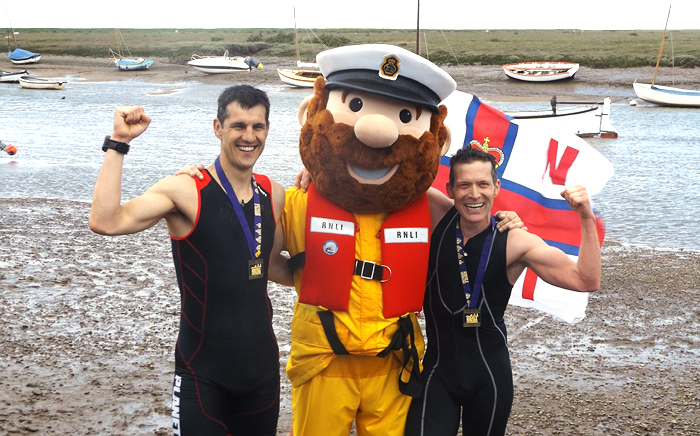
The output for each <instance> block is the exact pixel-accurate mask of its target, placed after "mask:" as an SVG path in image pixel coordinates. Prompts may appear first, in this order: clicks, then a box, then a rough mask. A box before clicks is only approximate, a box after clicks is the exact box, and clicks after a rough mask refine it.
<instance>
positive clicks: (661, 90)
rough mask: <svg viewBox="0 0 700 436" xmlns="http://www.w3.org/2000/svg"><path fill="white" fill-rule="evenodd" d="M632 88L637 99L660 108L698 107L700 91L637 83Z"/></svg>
mask: <svg viewBox="0 0 700 436" xmlns="http://www.w3.org/2000/svg"><path fill="white" fill-rule="evenodd" d="M632 86H633V87H634V93H635V94H637V97H639V98H641V99H642V100H644V101H647V102H649V103H653V104H658V105H661V106H679V107H700V90H692V89H682V88H673V87H671V86H661V85H653V84H650V83H637V82H634V83H633V84H632Z"/></svg>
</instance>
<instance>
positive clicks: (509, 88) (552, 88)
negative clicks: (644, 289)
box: [0, 55, 700, 102]
mask: <svg viewBox="0 0 700 436" xmlns="http://www.w3.org/2000/svg"><path fill="white" fill-rule="evenodd" d="M154 60H155V63H154V64H153V67H151V69H150V70H146V71H119V70H117V69H116V67H115V66H114V63H113V62H112V60H111V59H108V58H106V57H104V58H91V57H79V56H55V55H42V58H41V61H39V62H38V63H37V64H30V65H22V66H20V65H13V64H12V63H11V62H10V61H9V59H7V58H4V59H2V60H0V69H3V70H7V71H21V70H22V69H25V68H26V69H27V70H28V71H29V73H30V74H31V75H35V76H38V77H47V78H65V79H67V80H68V81H69V82H70V81H86V82H109V81H121V80H143V81H146V82H156V83H173V82H188V81H197V82H202V83H250V84H253V85H259V84H281V81H280V79H279V77H278V75H277V68H292V67H293V65H292V61H291V59H289V58H286V57H256V60H258V61H259V62H262V64H263V69H262V70H254V71H252V72H250V73H247V72H236V73H231V74H205V73H201V72H199V71H197V70H195V69H194V68H192V67H190V66H189V65H187V64H186V62H184V63H177V62H175V61H173V60H171V59H169V58H155V59H154ZM443 68H444V69H445V71H447V72H448V73H449V74H450V75H451V76H452V77H453V78H454V79H455V80H456V81H457V89H458V90H460V91H463V92H468V93H470V94H474V95H477V96H478V97H480V98H482V99H486V100H491V101H521V100H537V101H539V100H541V101H549V99H551V97H552V96H553V95H556V96H557V98H558V99H559V100H560V101H564V100H566V99H576V100H585V101H591V102H595V101H600V100H602V98H603V96H611V97H614V98H613V101H616V100H624V99H633V98H636V96H635V95H634V91H633V89H632V83H633V82H634V81H635V80H638V81H640V82H650V81H651V79H652V77H653V74H654V69H653V68H651V67H643V68H625V69H621V68H610V69H602V70H601V69H591V68H585V67H581V69H580V70H579V72H578V73H577V74H576V77H575V78H574V79H570V80H568V81H563V82H549V83H527V82H519V81H517V80H512V79H508V78H507V77H506V76H505V74H504V73H503V71H502V68H501V66H499V65H464V66H450V65H447V66H443ZM673 81H675V82H678V83H684V84H688V85H687V87H689V88H692V87H693V86H695V87H700V75H699V74H697V72H696V71H695V70H694V69H680V68H676V69H671V68H660V69H659V73H658V75H657V83H659V84H663V83H671V82H673ZM3 85H4V86H8V85H7V84H3ZM601 89H605V92H604V91H602V90H601ZM601 92H602V93H603V94H604V95H603V96H601Z"/></svg>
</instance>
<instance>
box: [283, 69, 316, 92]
mask: <svg viewBox="0 0 700 436" xmlns="http://www.w3.org/2000/svg"><path fill="white" fill-rule="evenodd" d="M277 75H278V76H279V77H280V80H282V81H283V82H284V83H286V84H288V85H292V86H298V87H300V88H313V87H314V82H315V81H316V78H317V77H320V76H322V75H323V74H321V71H320V70H312V69H302V68H277Z"/></svg>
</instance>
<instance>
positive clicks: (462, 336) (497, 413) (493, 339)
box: [405, 207, 513, 436]
mask: <svg viewBox="0 0 700 436" xmlns="http://www.w3.org/2000/svg"><path fill="white" fill-rule="evenodd" d="M458 220H459V213H458V212H457V210H456V209H455V208H454V207H453V208H452V209H451V210H450V211H449V212H448V213H447V215H446V216H445V217H444V218H443V219H442V220H441V221H440V223H439V224H438V226H437V228H436V229H435V231H434V232H433V237H432V240H431V247H430V264H429V269H428V284H427V287H426V293H425V301H424V307H423V309H424V311H425V321H426V322H425V323H426V336H427V339H428V345H427V350H426V353H425V358H424V359H423V368H424V369H423V373H422V379H423V383H424V386H423V392H422V394H421V397H420V398H416V399H414V400H413V402H412V404H411V408H410V411H409V414H408V420H407V422H406V433H405V434H406V435H410V436H414V435H425V436H447V435H449V436H454V435H456V434H457V431H458V427H459V420H460V412H461V414H462V428H463V430H462V432H463V435H470V436H476V435H479V436H496V435H503V434H505V429H506V424H507V421H508V416H509V415H510V409H511V406H512V404H513V374H512V370H511V366H510V357H509V354H508V346H507V340H506V327H505V324H504V322H503V314H504V312H505V309H506V306H507V305H508V300H509V298H510V292H511V289H512V285H511V284H510V283H509V282H508V276H507V274H506V243H507V240H508V232H504V233H499V232H498V231H496V232H495V236H494V239H493V247H492V249H491V255H490V257H489V263H488V266H487V268H486V272H485V274H484V279H483V289H482V292H481V296H480V298H479V301H478V306H479V307H480V308H481V326H480V327H463V315H462V308H463V307H464V305H465V303H466V298H465V296H464V290H463V288H462V281H461V278H460V270H459V266H458V263H457V250H456V245H455V244H456V241H455V225H456V223H457V222H458ZM492 231H493V230H492V229H491V227H489V228H488V229H486V230H485V231H483V232H481V233H480V234H478V235H476V236H474V237H472V238H470V239H469V240H468V241H467V243H466V245H465V247H464V251H465V253H466V254H467V256H466V266H467V274H468V275H469V282H470V283H472V284H473V283H474V281H475V277H476V271H477V269H478V265H479V257H480V256H481V250H482V247H483V245H484V242H485V240H486V236H487V235H488V233H489V232H492Z"/></svg>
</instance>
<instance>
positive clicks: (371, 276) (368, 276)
mask: <svg viewBox="0 0 700 436" xmlns="http://www.w3.org/2000/svg"><path fill="white" fill-rule="evenodd" d="M369 268H371V270H370V271H369V273H367V272H365V271H367V270H369ZM376 268H377V264H376V263H375V262H372V261H369V260H365V261H363V262H362V268H361V269H360V274H358V275H359V276H360V277H361V278H363V279H365V280H372V279H374V270H375V269H376Z"/></svg>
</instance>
